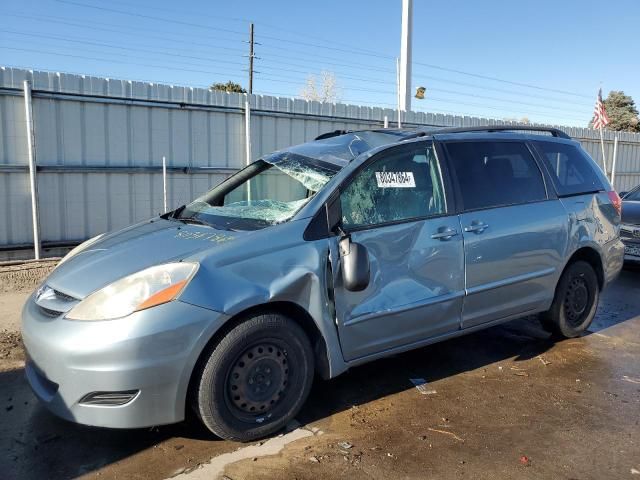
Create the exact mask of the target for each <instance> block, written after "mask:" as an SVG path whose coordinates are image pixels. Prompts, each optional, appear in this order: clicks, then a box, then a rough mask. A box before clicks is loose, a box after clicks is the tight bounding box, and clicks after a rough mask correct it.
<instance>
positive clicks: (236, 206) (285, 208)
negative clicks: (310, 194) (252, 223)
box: [196, 198, 310, 223]
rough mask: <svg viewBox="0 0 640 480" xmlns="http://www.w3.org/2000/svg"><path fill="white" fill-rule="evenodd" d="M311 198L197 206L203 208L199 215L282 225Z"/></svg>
mask: <svg viewBox="0 0 640 480" xmlns="http://www.w3.org/2000/svg"><path fill="white" fill-rule="evenodd" d="M309 200H310V198H303V199H300V200H294V201H291V202H280V201H278V200H251V201H247V200H244V201H240V202H233V203H230V204H228V205H225V206H223V207H212V206H210V205H208V204H206V207H202V205H201V204H199V205H197V206H196V209H197V208H202V210H199V211H198V213H200V212H204V213H206V214H207V215H218V216H220V217H234V218H248V219H254V220H262V221H265V222H269V223H281V222H284V221H285V220H288V219H289V218H291V217H292V216H293V214H294V213H296V212H297V211H298V210H300V209H301V208H302V207H303V206H304V205H305V204H306V203H307V202H308V201H309Z"/></svg>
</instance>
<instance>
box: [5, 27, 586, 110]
mask: <svg viewBox="0 0 640 480" xmlns="http://www.w3.org/2000/svg"><path fill="white" fill-rule="evenodd" d="M0 31H4V32H9V33H18V32H12V31H7V30H0ZM18 34H21V33H18ZM24 35H30V34H24ZM33 36H36V37H44V38H53V39H61V40H62V41H70V42H75V43H83V42H79V41H77V40H70V39H66V38H64V37H59V36H51V35H38V34H34V35H33ZM84 43H88V44H93V45H99V46H106V47H110V48H117V49H123V50H128V51H141V52H147V53H153V54H160V55H170V56H177V57H180V58H182V57H186V58H195V59H202V60H205V61H208V62H211V60H208V59H205V58H202V57H193V56H183V55H174V54H169V53H165V52H158V51H152V50H145V49H131V48H126V47H114V46H112V45H108V44H102V43H98V42H84ZM84 50H85V51H88V52H90V53H98V54H101V55H104V54H105V53H106V52H100V51H97V52H96V51H95V50H89V49H84ZM43 53H49V54H56V53H53V52H43ZM106 54H107V55H110V53H106ZM120 56H121V55H120ZM128 57H129V58H132V59H138V58H140V57H135V56H130V55H129V56H128ZM94 58H95V59H96V60H99V59H97V58H96V57H94ZM106 61H113V60H109V59H106ZM213 62H214V63H215V62H216V61H213ZM218 62H220V63H227V64H232V65H243V64H242V63H240V62H231V61H224V60H220V61H218ZM173 63H181V64H184V65H190V66H199V65H200V64H199V63H191V62H175V61H174V62H173ZM154 68H163V67H160V66H154ZM281 70H284V71H287V69H282V68H278V71H281ZM193 71H199V72H203V71H201V70H193ZM288 71H293V72H298V73H306V72H302V71H299V70H291V69H289V70H288ZM211 73H212V74H213V72H211ZM267 75H268V76H266V77H263V78H265V79H276V81H278V82H279V83H289V84H294V85H300V83H301V82H297V81H292V80H290V77H284V76H280V75H277V74H272V73H270V72H267ZM279 78H280V79H283V80H278V79H279ZM345 78H352V79H356V80H366V79H362V78H360V77H349V76H345ZM272 81H273V80H272ZM348 89H349V90H354V91H362V92H369V93H381V94H384V95H393V94H394V93H393V92H391V91H383V90H376V89H368V88H362V87H349V88H348ZM431 90H432V91H440V92H443V93H451V94H454V95H460V96H467V97H473V98H478V99H484V100H491V101H494V102H496V101H497V102H507V103H515V104H521V105H525V106H533V107H536V108H543V109H547V110H556V111H561V112H565V114H566V113H580V114H582V113H585V112H578V111H575V110H568V109H566V108H558V107H553V106H547V105H538V104H533V103H529V102H522V101H518V100H510V99H501V98H497V97H488V96H484V95H477V94H470V93H465V92H459V91H456V90H447V89H437V88H435V89H434V88H432V89H431ZM429 99H430V100H436V101H437V100H441V101H447V102H450V103H456V101H455V100H451V99H438V98H437V97H430V98H429ZM457 103H461V104H464V103H463V102H459V101H458V102H457ZM469 105H474V104H469ZM475 105H476V106H483V107H485V108H492V109H503V107H490V106H484V105H479V104H475Z"/></svg>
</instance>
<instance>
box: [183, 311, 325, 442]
mask: <svg viewBox="0 0 640 480" xmlns="http://www.w3.org/2000/svg"><path fill="white" fill-rule="evenodd" d="M205 355H206V354H205ZM313 374H314V365H313V351H312V349H311V344H310V342H309V339H308V337H307V335H306V334H305V332H304V330H302V328H301V327H300V326H299V325H298V324H297V323H296V322H294V321H293V320H291V319H289V318H287V317H285V316H283V315H279V314H265V315H255V316H253V317H250V318H248V319H247V320H245V321H244V322H242V323H240V324H239V325H237V326H236V327H234V328H233V329H232V330H230V331H229V332H228V333H227V334H226V335H225V336H224V337H223V338H222V340H221V341H220V342H219V343H218V344H217V345H214V346H212V347H211V349H210V352H209V355H208V358H207V357H205V359H204V361H203V362H202V364H201V367H200V371H199V372H196V375H198V376H197V377H196V378H195V382H196V384H195V385H196V390H195V392H194V393H195V395H194V400H195V405H194V407H195V409H196V413H197V414H198V416H199V417H200V419H201V420H202V423H204V425H205V426H206V427H207V428H208V429H209V430H211V431H212V432H213V433H214V434H216V435H217V436H219V437H221V438H225V439H227V440H236V441H241V442H246V441H251V440H255V439H258V438H262V437H265V436H267V435H270V434H272V433H274V432H277V431H278V430H280V429H282V428H283V427H284V426H285V425H286V424H287V423H288V422H289V421H290V420H291V419H292V418H293V417H294V416H295V415H296V414H297V413H298V411H299V410H300V408H301V407H302V405H303V404H304V402H305V400H306V399H307V396H308V395H309V390H310V389H311V384H312V382H313Z"/></svg>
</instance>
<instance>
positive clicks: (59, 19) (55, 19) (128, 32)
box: [3, 13, 244, 53]
mask: <svg viewBox="0 0 640 480" xmlns="http://www.w3.org/2000/svg"><path fill="white" fill-rule="evenodd" d="M3 14H4V15H6V16H11V17H17V18H26V19H29V20H36V21H38V22H45V23H56V24H59V25H69V26H73V27H77V28H83V29H88V30H91V31H94V30H100V31H104V32H112V33H118V34H124V35H127V36H130V37H138V35H137V33H132V30H131V29H128V28H117V27H115V26H113V25H111V24H110V23H103V22H85V23H77V22H70V21H66V20H65V19H62V17H55V16H51V15H49V16H46V17H38V16H34V15H19V14H15V13H3ZM98 25H106V26H108V27H109V28H105V27H100V26H98ZM137 31H147V32H154V33H162V36H156V35H146V37H147V38H154V39H157V40H164V41H171V42H176V43H182V44H184V45H191V46H193V45H196V46H200V47H206V48H208V49H210V48H215V49H222V50H229V51H234V52H241V53H244V50H243V49H240V48H232V47H226V46H221V45H214V44H211V43H198V42H193V41H188V40H184V38H174V37H170V36H167V34H166V32H161V31H159V30H157V29H153V28H144V27H140V26H137V27H136V32H137ZM205 38H209V39H211V40H221V41H224V42H233V43H240V42H241V41H240V40H230V39H228V38H223V37H211V36H209V35H207V36H205Z"/></svg>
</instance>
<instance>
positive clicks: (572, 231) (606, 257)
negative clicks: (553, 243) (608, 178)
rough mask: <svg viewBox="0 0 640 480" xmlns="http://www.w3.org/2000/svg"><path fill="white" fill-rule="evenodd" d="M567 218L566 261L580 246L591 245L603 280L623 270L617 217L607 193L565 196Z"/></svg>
mask: <svg viewBox="0 0 640 480" xmlns="http://www.w3.org/2000/svg"><path fill="white" fill-rule="evenodd" d="M560 201H561V202H562V204H563V205H564V207H565V209H566V211H567V214H568V219H569V220H568V221H569V244H568V245H569V249H568V252H567V260H568V259H569V258H570V257H571V255H572V254H573V253H574V252H575V251H576V250H578V249H580V248H582V247H591V248H593V249H595V250H596V251H598V253H599V254H600V256H601V258H602V266H603V270H604V277H605V278H604V279H605V283H608V282H610V281H611V280H613V279H614V278H615V277H616V276H617V274H618V273H619V272H620V270H621V269H622V264H623V258H624V246H623V244H622V242H621V241H620V216H619V215H618V212H617V211H616V209H615V208H614V206H613V205H612V204H611V200H609V196H608V194H607V193H606V192H599V193H589V194H584V195H575V196H571V197H565V198H562V199H561V200H560Z"/></svg>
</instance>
